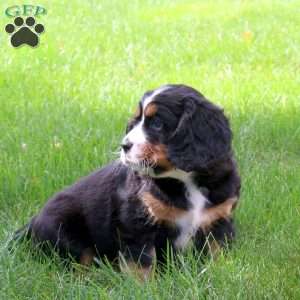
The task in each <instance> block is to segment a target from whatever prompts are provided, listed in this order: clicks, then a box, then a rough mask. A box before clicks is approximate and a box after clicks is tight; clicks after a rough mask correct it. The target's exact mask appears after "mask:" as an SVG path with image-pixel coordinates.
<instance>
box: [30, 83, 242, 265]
mask: <svg viewBox="0 0 300 300" xmlns="http://www.w3.org/2000/svg"><path fill="white" fill-rule="evenodd" d="M151 93H152V92H148V93H147V94H146V95H149V94H151ZM144 98H145V96H144V97H143V99H144ZM143 99H142V100H141V103H142V102H143ZM155 103H156V104H157V107H158V108H159V109H158V111H157V113H156V115H155V116H154V117H152V118H148V119H146V120H145V124H144V126H145V131H146V132H147V136H148V138H149V140H150V141H151V142H153V143H159V144H163V145H166V147H167V150H168V152H167V155H168V159H169V160H170V161H171V163H172V164H173V165H174V166H175V167H176V168H179V169H182V170H184V171H187V172H191V171H192V172H193V174H194V175H193V180H194V182H195V183H196V184H197V186H198V187H199V189H200V188H201V189H203V190H205V191H206V193H207V197H208V199H209V200H210V203H211V205H212V206H213V205H217V204H219V203H222V202H224V201H225V200H227V199H228V198H230V197H233V196H238V195H239V189H240V179H239V176H238V173H237V169H236V164H235V162H234V159H233V156H232V150H231V131H230V127H229V123H228V120H227V118H226V117H225V116H224V114H223V111H222V110H221V109H220V108H218V107H217V106H215V105H213V104H212V103H210V102H209V101H208V100H206V99H205V98H204V96H203V95H201V94H200V93H199V92H197V91H196V90H194V89H192V88H190V87H187V86H184V85H170V86H169V89H167V90H166V91H164V92H162V93H161V94H159V95H157V97H155ZM140 105H141V104H140ZM155 118H159V119H160V120H161V121H162V122H163V128H162V129H161V130H155V126H153V119H155ZM140 119H141V115H139V116H136V117H135V118H134V119H133V120H132V121H131V122H130V123H129V124H128V126H127V131H130V130H131V129H132V128H133V127H134V126H135V124H136V123H137V122H138V121H139V120H140ZM155 124H156V126H157V123H155ZM156 172H157V173H161V172H164V169H163V168H162V167H160V166H157V167H156ZM142 188H143V189H145V188H146V189H147V190H148V191H149V192H150V193H151V194H152V195H154V196H155V197H157V198H158V199H160V201H162V202H164V203H165V204H168V205H170V206H175V207H178V208H181V209H184V210H188V209H189V208H190V203H189V202H188V201H187V198H186V190H185V186H184V184H183V183H182V182H180V181H179V180H177V179H172V178H164V179H157V178H151V177H149V176H144V175H140V174H139V173H138V172H136V171H132V170H131V169H130V168H129V167H127V166H125V165H123V164H121V163H119V162H114V163H112V164H110V165H108V166H106V167H104V168H102V169H100V170H98V171H96V172H94V173H93V174H91V175H89V176H87V177H85V178H83V179H81V180H80V181H78V182H77V183H75V184H74V185H73V186H71V187H68V188H66V189H65V190H64V191H62V192H60V193H58V194H56V195H55V196H54V197H52V198H51V199H49V200H48V202H47V203H46V205H45V206H44V208H43V209H42V211H41V212H40V213H39V214H38V215H36V216H35V217H33V218H32V220H31V222H30V223H29V225H28V233H29V235H30V236H31V237H32V239H33V240H34V241H36V242H38V243H40V242H45V241H48V242H50V243H51V244H52V245H53V247H54V248H55V249H56V250H57V251H58V252H59V253H60V254H61V255H62V256H63V257H66V256H68V255H69V254H70V255H71V256H73V257H74V258H75V259H76V260H78V261H79V260H80V256H81V255H82V253H83V252H84V250H85V249H87V248H93V249H94V250H95V253H96V255H97V256H98V257H104V256H105V257H107V258H108V259H109V260H111V261H113V260H114V259H116V258H117V257H118V255H119V252H121V253H122V254H123V256H124V257H125V259H127V260H130V259H131V260H133V261H135V262H137V261H139V262H140V263H141V264H142V265H143V266H149V265H151V263H152V256H151V249H152V248H153V247H155V249H156V253H157V257H158V259H159V260H163V252H164V250H165V248H166V245H167V243H168V241H169V242H170V244H171V245H172V241H173V240H174V239H175V238H176V236H177V235H178V233H179V232H178V229H176V228H174V227H172V226H168V225H165V224H160V223H155V222H153V220H152V218H151V216H150V214H149V213H148V211H147V209H146V208H145V205H144V203H143V202H142V201H141V200H140V198H139V193H140V191H141V189H142ZM211 232H212V233H213V235H215V238H216V239H217V241H219V242H220V244H224V242H225V240H231V239H232V238H233V236H234V229H233V224H232V222H231V220H220V222H218V223H216V224H214V225H213V226H212V227H211ZM207 234H208V233H205V234H204V232H202V231H201V230H199V233H198V234H197V235H196V237H195V239H196V241H195V244H196V246H197V248H199V249H201V248H202V247H203V246H204V243H205V236H206V235H207Z"/></svg>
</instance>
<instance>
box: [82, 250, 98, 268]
mask: <svg viewBox="0 0 300 300" xmlns="http://www.w3.org/2000/svg"><path fill="white" fill-rule="evenodd" d="M94 257H95V251H94V250H93V249H92V248H86V249H84V250H83V251H82V254H81V256H80V259H79V263H80V264H81V265H83V266H90V265H91V264H92V263H93V260H94Z"/></svg>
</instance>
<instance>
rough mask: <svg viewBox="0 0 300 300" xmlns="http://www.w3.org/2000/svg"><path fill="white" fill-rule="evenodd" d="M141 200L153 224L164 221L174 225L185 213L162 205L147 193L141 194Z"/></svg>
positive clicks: (179, 209) (173, 207)
mask: <svg viewBox="0 0 300 300" xmlns="http://www.w3.org/2000/svg"><path fill="white" fill-rule="evenodd" d="M141 199H142V201H143V203H144V204H145V206H146V208H147V210H148V212H149V214H150V215H151V216H152V217H153V218H154V221H155V222H162V221H166V222H171V223H174V222H175V221H176V220H177V219H178V218H180V217H182V216H183V215H184V214H186V213H187V211H186V210H184V209H181V208H177V207H175V206H170V205H167V204H165V203H163V202H162V201H160V200H159V199H157V198H156V197H154V196H153V195H152V194H150V193H149V192H145V193H143V195H142V196H141Z"/></svg>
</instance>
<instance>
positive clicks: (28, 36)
mask: <svg viewBox="0 0 300 300" xmlns="http://www.w3.org/2000/svg"><path fill="white" fill-rule="evenodd" d="M5 31H6V32H7V33H8V34H10V35H11V38H10V42H11V45H12V46H13V47H19V46H21V45H23V44H26V45H28V46H31V47H36V46H37V45H38V43H39V35H40V34H41V33H43V32H44V31H45V27H44V25H42V24H36V23H35V19H34V18H33V17H28V18H26V20H25V22H24V19H23V18H22V17H16V18H15V20H14V24H7V25H6V26H5Z"/></svg>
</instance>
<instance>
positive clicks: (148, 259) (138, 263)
mask: <svg viewBox="0 0 300 300" xmlns="http://www.w3.org/2000/svg"><path fill="white" fill-rule="evenodd" d="M154 261H155V248H154V245H152V244H146V245H141V244H131V245H127V246H125V247H124V248H123V250H122V251H121V252H120V253H119V265H120V269H121V271H122V272H124V273H127V274H129V275H131V276H134V277H136V278H137V279H138V280H140V281H145V280H147V279H148V278H149V277H150V276H151V274H152V271H153V265H154Z"/></svg>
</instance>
